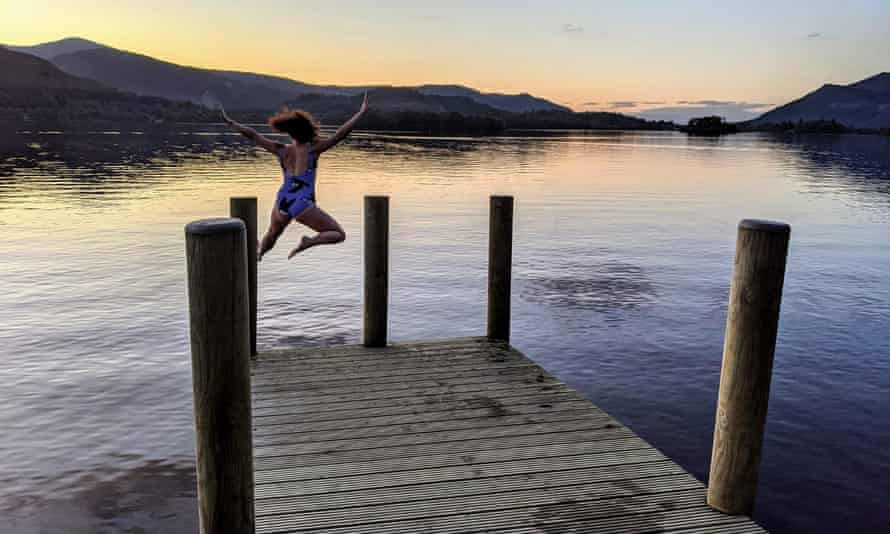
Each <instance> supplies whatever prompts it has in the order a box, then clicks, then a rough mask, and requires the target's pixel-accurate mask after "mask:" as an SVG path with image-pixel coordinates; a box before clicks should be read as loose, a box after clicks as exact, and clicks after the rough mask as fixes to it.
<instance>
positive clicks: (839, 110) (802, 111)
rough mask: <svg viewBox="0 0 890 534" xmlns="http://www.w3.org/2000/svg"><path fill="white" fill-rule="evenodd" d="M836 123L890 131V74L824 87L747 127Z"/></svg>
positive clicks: (858, 127)
mask: <svg viewBox="0 0 890 534" xmlns="http://www.w3.org/2000/svg"><path fill="white" fill-rule="evenodd" d="M832 121H834V122H836V123H839V124H840V125H843V126H845V127H847V128H855V129H868V130H878V129H881V128H887V127H890V73H886V72H885V73H882V74H878V75H877V76H872V77H871V78H867V79H865V80H862V81H859V82H856V83H852V84H850V85H833V84H826V85H823V86H822V87H820V88H819V89H817V90H815V91H813V92H812V93H809V94H807V95H805V96H803V97H802V98H799V99H797V100H795V101H793V102H790V103H788V104H785V105H784V106H780V107H777V108H776V109H773V110H771V111H768V112H767V113H765V114H763V115H762V116H760V117H758V118H756V119H754V120H753V121H750V122H749V123H748V124H747V126H749V127H754V128H767V127H770V126H775V125H782V124H790V123H799V122H804V123H825V124H830V123H831V122H832Z"/></svg>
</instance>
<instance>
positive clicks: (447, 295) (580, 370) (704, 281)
mask: <svg viewBox="0 0 890 534" xmlns="http://www.w3.org/2000/svg"><path fill="white" fill-rule="evenodd" d="M279 180H280V169H279V167H278V164H277V162H276V160H275V158H274V157H273V156H271V155H270V154H267V153H263V152H261V151H258V150H257V149H255V148H253V147H251V146H248V145H247V144H246V141H244V140H243V139H242V138H240V137H237V136H235V135H231V134H228V133H223V131H222V130H219V129H216V128H213V127H207V126H185V127H177V128H175V129H174V131H172V132H171V133H167V134H164V135H160V134H157V133H150V132H130V131H120V132H117V131H111V132H93V133H59V132H27V131H24V132H23V131H20V132H8V133H5V134H2V135H0V277H2V280H3V282H2V286H0V287H2V291H0V346H2V347H3V349H2V351H3V355H2V358H0V392H2V393H0V394H2V398H3V402H2V405H0V428H2V429H3V431H2V433H0V531H2V532H22V533H38V532H39V533H54V532H66V533H81V532H82V533H94V532H107V533H124V532H165V533H173V534H176V533H186V532H189V533H191V532H196V531H197V513H196V504H195V481H194V434H193V429H192V424H193V419H192V388H191V370H190V360H189V345H188V322H187V300H186V294H185V289H186V288H185V282H186V277H185V255H184V252H185V245H184V232H183V227H184V225H185V224H186V223H188V222H190V221H192V220H195V219H200V218H205V217H212V216H220V215H226V214H227V213H228V199H229V197H231V196H244V195H246V196H257V197H258V198H259V210H260V213H261V220H260V225H261V226H262V227H263V229H264V227H265V225H266V223H267V218H268V213H269V211H270V210H271V208H272V201H273V199H274V195H275V192H276V190H277V188H278V185H279ZM319 183H320V185H319V189H318V199H319V203H320V205H321V206H322V207H323V208H325V209H326V210H327V211H328V212H329V213H331V214H332V215H334V216H335V217H337V218H338V220H340V222H341V223H342V224H343V226H344V228H345V229H346V233H347V236H348V237H347V240H346V242H345V243H343V244H341V245H337V246H329V247H318V248H315V249H313V250H310V251H308V252H307V253H306V254H305V255H300V256H298V257H297V258H295V259H294V260H291V261H288V260H287V259H286V256H287V252H288V250H289V248H290V246H293V244H295V243H297V242H298V240H299V237H300V235H302V232H301V231H300V229H298V228H296V227H295V226H292V227H291V228H289V229H288V230H287V232H285V234H284V236H283V238H282V240H281V241H280V242H279V246H278V248H276V249H274V250H273V251H271V252H270V253H269V254H268V255H267V257H266V258H265V259H264V260H263V262H262V263H261V264H260V265H259V275H258V276H259V280H260V282H259V285H260V287H259V334H258V343H259V346H260V350H263V349H270V348H276V347H287V346H294V345H304V346H305V345H316V344H329V343H355V342H359V340H360V328H361V281H362V265H361V243H362V235H361V234H362V228H361V221H362V214H361V208H362V197H363V195H366V194H385V195H390V197H391V199H390V205H391V208H390V210H391V215H390V217H391V239H392V241H391V245H390V247H391V269H390V275H391V296H390V303H391V304H390V305H391V312H390V337H391V339H393V340H395V341H408V340H416V339H426V338H448V337H455V336H467V335H480V334H482V333H484V330H485V288H486V261H487V231H488V196H489V195H492V194H510V195H514V196H515V198H516V208H515V230H514V248H513V251H514V252H513V254H514V268H513V277H514V282H513V300H512V303H513V304H512V305H513V323H512V335H513V340H512V341H513V344H514V345H515V346H516V347H517V348H519V349H520V350H522V351H524V352H525V353H526V354H527V355H528V356H529V357H531V358H532V359H534V360H536V361H537V362H538V363H540V364H541V365H542V366H543V367H545V368H546V369H547V370H549V371H551V372H552V373H553V374H555V375H556V376H557V377H559V378H561V379H562V380H564V381H566V382H567V383H569V384H570V385H572V386H573V387H575V388H576V389H578V390H579V391H580V392H582V393H583V394H584V395H586V396H587V397H588V398H590V399H591V400H593V401H594V402H595V403H596V404H598V405H599V406H601V407H602V408H603V409H605V410H606V411H608V412H609V413H611V414H612V415H613V416H615V417H616V418H618V419H619V420H621V421H622V422H624V423H625V424H627V425H628V426H630V427H631V428H632V429H633V430H634V431H636V432H637V433H638V434H640V435H641V436H642V437H643V438H644V439H646V440H648V441H649V442H650V443H652V444H653V445H655V446H656V447H658V448H659V449H661V450H662V451H663V452H664V453H665V454H667V455H668V456H670V457H672V458H673V459H675V460H676V461H678V462H679V463H680V464H682V465H683V466H684V467H685V468H686V469H688V470H689V471H690V472H692V473H693V474H694V475H695V476H696V477H698V478H699V479H701V480H704V479H705V478H706V477H707V473H708V464H709V456H710V452H711V437H712V430H713V423H714V410H715V405H716V396H717V386H718V381H719V373H720V362H721V354H722V348H723V333H724V326H725V321H726V305H727V301H728V294H729V283H730V276H731V272H732V264H733V254H734V250H735V249H734V246H735V236H736V225H737V223H738V221H739V220H740V219H742V218H768V219H777V220H781V221H785V222H788V223H790V224H791V227H792V233H791V246H790V251H789V257H788V270H787V275H786V280H785V291H784V297H783V302H782V311H781V319H780V325H779V335H778V346H777V349H776V356H775V367H774V374H773V382H772V390H771V399H770V408H769V416H768V420H767V428H766V442H765V446H764V451H763V464H762V468H761V479H760V486H759V496H758V502H757V508H756V510H755V514H754V517H755V519H756V520H757V521H758V522H760V523H761V524H762V525H763V526H764V527H766V528H767V529H770V530H771V531H772V532H775V533H796V532H832V533H834V532H883V531H885V530H886V528H887V526H888V524H890V417H888V412H890V284H888V281H887V280H888V271H890V269H888V265H890V137H879V136H854V135H849V136H819V135H812V136H798V137H793V136H786V137H782V136H773V135H767V134H740V135H735V136H729V137H722V138H716V139H710V138H694V137H687V136H686V135H684V134H679V133H671V132H586V133H585V132H537V133H535V132H526V133H522V134H521V135H514V136H502V137H485V138H464V137H447V138H446V137H420V136H412V135H408V134H405V135H395V134H373V133H364V134H355V135H354V136H353V138H351V139H350V140H349V141H348V142H347V143H346V144H344V145H343V146H340V147H338V148H336V149H335V150H333V151H332V152H330V153H327V154H325V155H324V156H323V157H322V158H321V161H320V165H319Z"/></svg>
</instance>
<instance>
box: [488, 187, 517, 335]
mask: <svg viewBox="0 0 890 534" xmlns="http://www.w3.org/2000/svg"><path fill="white" fill-rule="evenodd" d="M512 258H513V197H510V196H492V197H491V200H490V213H489V223H488V338H489V339H493V340H499V341H509V340H510V269H511V265H512Z"/></svg>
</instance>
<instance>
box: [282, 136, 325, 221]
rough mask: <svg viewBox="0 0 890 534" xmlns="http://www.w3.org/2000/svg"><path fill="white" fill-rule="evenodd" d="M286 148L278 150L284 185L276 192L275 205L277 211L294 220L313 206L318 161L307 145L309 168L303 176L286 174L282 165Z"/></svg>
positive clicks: (310, 146)
mask: <svg viewBox="0 0 890 534" xmlns="http://www.w3.org/2000/svg"><path fill="white" fill-rule="evenodd" d="M286 148H287V147H281V148H280V149H279V150H278V161H279V163H281V170H282V172H283V173H284V183H283V184H281V189H279V190H278V197H277V198H276V199H275V205H276V206H278V211H280V212H281V213H286V214H287V215H288V216H290V217H291V218H294V217H297V216H298V215H300V214H301V213H303V212H304V211H306V210H307V209H309V208H311V207H312V206H314V205H315V171H316V170H317V169H318V159H317V158H316V157H315V154H313V153H312V145H309V166H308V167H306V170H305V171H303V174H300V175H293V174H288V173H287V168H286V167H285V165H284V154H285V151H286Z"/></svg>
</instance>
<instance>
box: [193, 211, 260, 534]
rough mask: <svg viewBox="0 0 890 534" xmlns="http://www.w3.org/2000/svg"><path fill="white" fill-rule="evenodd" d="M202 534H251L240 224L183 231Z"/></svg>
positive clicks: (216, 223)
mask: <svg viewBox="0 0 890 534" xmlns="http://www.w3.org/2000/svg"><path fill="white" fill-rule="evenodd" d="M185 237H186V256H187V264H188V292H189V319H190V324H191V349H192V385H193V389H194V409H195V438H196V442H197V443H196V452H197V464H198V465H197V471H198V514H199V519H200V525H201V533H202V534H253V532H254V506H253V438H252V434H251V411H250V328H249V326H248V323H249V321H250V310H249V299H250V297H249V294H248V288H247V286H248V281H247V271H248V269H247V250H246V249H247V248H250V247H248V246H247V240H246V238H245V228H244V223H243V222H241V221H240V220H238V219H206V220H202V221H195V222H193V223H191V224H189V225H187V226H186V227H185Z"/></svg>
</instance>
